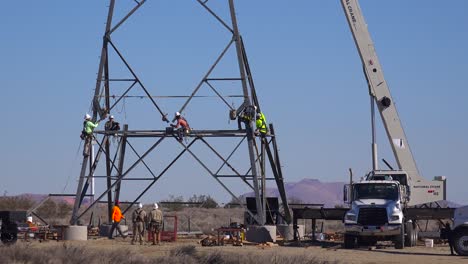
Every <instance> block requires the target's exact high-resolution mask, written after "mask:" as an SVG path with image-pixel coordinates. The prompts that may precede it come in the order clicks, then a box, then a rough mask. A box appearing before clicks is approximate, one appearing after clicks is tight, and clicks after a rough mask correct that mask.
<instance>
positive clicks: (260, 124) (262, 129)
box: [255, 112, 268, 137]
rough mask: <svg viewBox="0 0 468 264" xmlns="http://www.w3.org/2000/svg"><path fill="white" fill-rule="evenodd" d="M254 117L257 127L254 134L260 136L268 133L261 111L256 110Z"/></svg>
mask: <svg viewBox="0 0 468 264" xmlns="http://www.w3.org/2000/svg"><path fill="white" fill-rule="evenodd" d="M256 119H257V120H256V122H255V125H256V126H257V129H256V130H255V134H256V135H258V134H260V136H262V137H264V136H265V135H266V134H267V133H268V126H267V122H266V118H265V115H264V114H263V113H262V112H258V113H257V116H256Z"/></svg>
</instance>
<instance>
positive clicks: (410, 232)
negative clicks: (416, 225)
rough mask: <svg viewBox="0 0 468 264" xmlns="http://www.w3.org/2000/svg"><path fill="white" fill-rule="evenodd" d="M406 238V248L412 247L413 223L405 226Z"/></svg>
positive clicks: (407, 223)
mask: <svg viewBox="0 0 468 264" xmlns="http://www.w3.org/2000/svg"><path fill="white" fill-rule="evenodd" d="M405 227H406V228H405V230H406V236H405V246H406V247H412V246H413V244H414V229H413V223H411V222H406V224H405Z"/></svg>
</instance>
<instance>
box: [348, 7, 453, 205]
mask: <svg viewBox="0 0 468 264" xmlns="http://www.w3.org/2000/svg"><path fill="white" fill-rule="evenodd" d="M341 4H342V6H343V9H344V13H345V15H346V18H347V21H348V24H349V27H350V30H351V33H352V35H353V38H354V42H355V44H356V47H357V49H358V51H359V55H360V57H361V61H362V65H363V69H364V74H365V75H366V79H367V82H368V86H369V94H370V96H372V97H373V98H374V100H375V103H376V105H377V108H378V110H379V112H380V116H381V118H382V122H383V124H384V127H385V131H386V133H387V137H388V140H389V142H390V145H391V147H392V150H393V154H394V156H395V159H396V162H397V164H398V168H399V169H400V170H404V171H405V172H406V173H407V175H408V185H409V187H410V192H411V200H410V202H409V205H416V204H421V203H428V202H433V201H438V200H443V199H445V181H441V180H436V181H427V180H426V179H424V178H423V177H421V176H420V174H419V171H418V168H417V166H416V162H415V160H414V158H413V154H412V152H411V149H410V146H409V144H408V141H407V139H406V135H405V132H404V130H403V126H402V125H401V121H400V118H399V117H398V112H397V109H396V106H395V104H394V101H393V99H392V96H391V94H390V89H389V88H388V85H387V82H386V81H385V78H384V74H383V71H382V66H381V65H380V62H379V59H378V57H377V53H376V51H375V48H374V43H373V41H372V38H371V36H370V33H369V31H368V29H367V24H366V22H365V20H364V16H363V14H362V12H361V9H360V6H359V3H358V0H341Z"/></svg>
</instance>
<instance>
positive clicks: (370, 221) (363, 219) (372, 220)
mask: <svg viewBox="0 0 468 264" xmlns="http://www.w3.org/2000/svg"><path fill="white" fill-rule="evenodd" d="M387 221H388V219H387V209H385V208H375V207H372V208H360V209H359V216H358V223H359V224H361V225H376V226H380V225H384V224H385V223H387Z"/></svg>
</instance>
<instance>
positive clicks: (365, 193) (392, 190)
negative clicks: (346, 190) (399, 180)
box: [354, 183, 398, 200]
mask: <svg viewBox="0 0 468 264" xmlns="http://www.w3.org/2000/svg"><path fill="white" fill-rule="evenodd" d="M354 199H386V200H397V199H398V186H397V185H396V184H392V183H368V184H356V185H354Z"/></svg>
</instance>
